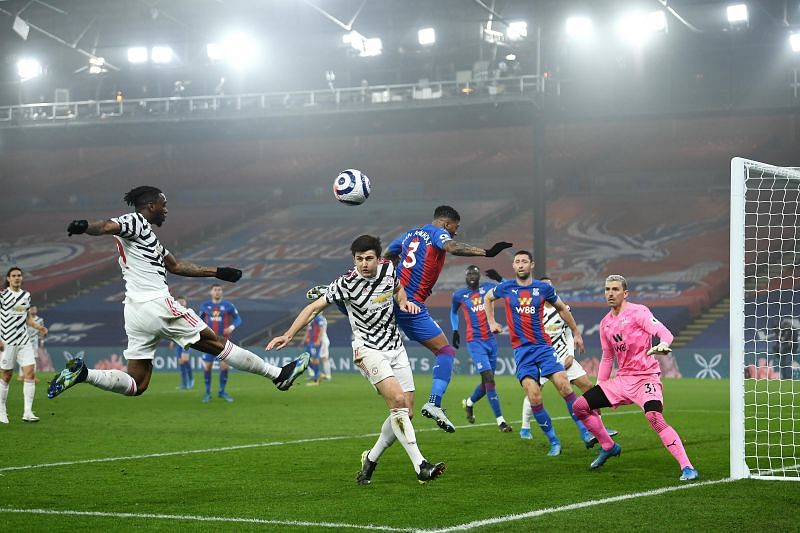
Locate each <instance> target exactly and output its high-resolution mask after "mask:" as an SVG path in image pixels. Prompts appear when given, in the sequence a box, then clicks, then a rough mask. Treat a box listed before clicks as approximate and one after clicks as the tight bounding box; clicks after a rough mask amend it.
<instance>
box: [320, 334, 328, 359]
mask: <svg viewBox="0 0 800 533" xmlns="http://www.w3.org/2000/svg"><path fill="white" fill-rule="evenodd" d="M330 347H331V341H330V340H329V339H328V337H325V338H324V339H322V343H320V345H319V358H320V359H329V358H330Z"/></svg>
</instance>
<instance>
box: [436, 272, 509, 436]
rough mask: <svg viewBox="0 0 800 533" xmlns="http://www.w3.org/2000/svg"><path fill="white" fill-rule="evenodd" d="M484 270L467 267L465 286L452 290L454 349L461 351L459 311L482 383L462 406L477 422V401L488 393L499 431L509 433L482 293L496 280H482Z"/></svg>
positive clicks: (490, 287)
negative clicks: (474, 406) (496, 374)
mask: <svg viewBox="0 0 800 533" xmlns="http://www.w3.org/2000/svg"><path fill="white" fill-rule="evenodd" d="M480 280H481V270H480V269H479V268H478V267H477V266H475V265H470V266H468V267H467V271H466V275H465V281H466V283H467V286H466V287H463V288H461V289H458V290H456V291H454V292H453V299H452V304H451V305H450V325H451V326H452V328H453V348H455V349H456V350H458V346H459V344H461V336H460V335H459V333H458V312H459V310H461V311H462V312H463V313H464V321H465V322H466V340H467V348H468V349H469V355H470V357H471V358H472V364H473V365H474V366H475V371H476V372H477V373H478V374H480V375H481V383H480V384H479V385H478V386H477V387H475V390H474V391H473V393H472V396H470V397H469V398H467V399H465V400H463V401H462V402H461V405H462V406H463V407H464V409H465V410H466V412H467V421H468V422H469V423H470V424H474V423H475V415H474V414H473V410H472V408H473V405H474V404H475V402H477V401H478V400H480V399H481V398H483V397H484V396H486V399H487V400H488V401H489V405H491V406H492V411H493V412H494V416H495V418H496V420H497V426H498V427H499V428H500V431H502V432H504V433H509V432H511V431H512V429H511V426H510V425H508V423H507V422H506V420H505V418H503V412H502V410H501V409H500V398H499V397H498V396H497V388H496V386H495V383H494V372H495V370H496V369H497V341H496V340H495V338H494V334H493V333H492V331H491V328H490V327H489V321H488V320H487V319H486V311H484V309H483V296H484V294H486V293H487V292H489V291H490V290H491V289H493V288H494V287H495V285H496V284H495V283H480Z"/></svg>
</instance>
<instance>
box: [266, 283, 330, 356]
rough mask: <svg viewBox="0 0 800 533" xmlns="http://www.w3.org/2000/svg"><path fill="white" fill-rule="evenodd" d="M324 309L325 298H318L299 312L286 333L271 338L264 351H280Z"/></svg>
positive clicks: (326, 302)
mask: <svg viewBox="0 0 800 533" xmlns="http://www.w3.org/2000/svg"><path fill="white" fill-rule="evenodd" d="M326 307H328V301H327V300H326V299H325V296H320V297H319V298H317V299H316V300H314V301H313V302H311V303H310V304H308V305H307V306H305V307H304V308H303V310H302V311H300V314H299V315H297V317H296V318H295V319H294V322H292V325H291V326H289V329H287V330H286V333H284V334H283V335H279V336H278V337H275V338H273V339H272V340H271V341H269V342H268V343H267V346H266V349H267V350H272V349H273V348H275V349H276V350H280V349H281V348H283V347H284V346H286V345H287V344H289V343H290V342H292V339H293V338H294V336H295V335H297V332H298V331H300V330H301V329H303V328H305V327H306V326H308V323H309V322H311V320H312V319H313V318H314V317H315V316H317V315H318V314H319V313H321V312H322V311H323V310H324V309H325V308H326Z"/></svg>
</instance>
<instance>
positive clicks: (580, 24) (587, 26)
mask: <svg viewBox="0 0 800 533" xmlns="http://www.w3.org/2000/svg"><path fill="white" fill-rule="evenodd" d="M593 33H594V26H593V25H592V19H590V18H589V17H579V16H575V17H569V18H567V35H568V36H569V37H571V38H573V39H585V38H587V37H591V35H592V34H593Z"/></svg>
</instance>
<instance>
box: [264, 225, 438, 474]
mask: <svg viewBox="0 0 800 533" xmlns="http://www.w3.org/2000/svg"><path fill="white" fill-rule="evenodd" d="M381 249H382V247H381V241H380V239H378V238H377V237H373V236H371V235H362V236H360V237H358V238H357V239H356V240H355V241H353V243H352V244H351V245H350V251H351V252H352V253H353V262H354V263H355V268H353V269H352V270H350V271H349V272H348V273H346V274H345V275H343V276H341V277H340V278H338V279H337V280H336V281H334V282H333V283H331V284H330V285H329V286H328V288H327V289H326V290H325V294H323V295H322V296H320V297H319V298H317V299H316V300H314V301H313V302H311V303H310V304H308V305H307V306H306V307H304V308H303V310H302V311H300V314H299V315H297V318H295V319H294V322H292V325H291V326H289V329H288V330H286V333H284V334H283V335H281V336H279V337H275V338H274V339H272V340H271V341H269V344H267V350H271V349H273V348H276V349H279V350H280V349H281V348H283V347H284V346H286V345H287V344H289V343H290V342H291V340H292V338H293V337H294V336H295V335H297V333H298V332H299V331H300V330H302V329H303V328H304V327H306V325H308V323H309V322H311V320H312V319H313V318H314V317H315V316H316V315H317V314H319V313H321V312H322V311H323V310H324V309H325V308H326V307H328V306H329V305H330V304H332V303H337V302H338V303H343V304H344V305H345V306H346V307H347V317H348V319H349V320H350V326H351V327H352V329H353V336H354V339H353V360H354V361H355V364H356V366H357V367H358V368H359V370H360V371H361V373H362V374H363V375H364V377H365V378H367V379H368V380H369V382H370V383H371V384H372V386H373V387H374V388H375V390H377V391H378V393H379V394H380V395H381V396H383V399H384V400H385V401H386V404H387V405H388V406H389V417H388V418H387V419H386V420H385V421H384V423H383V427H382V428H381V433H380V436H379V437H378V441H377V442H376V443H375V445H374V446H373V447H372V448H371V449H370V450H366V451H364V453H362V454H361V470H360V471H359V472H358V474H357V475H356V482H357V483H358V484H359V485H368V484H369V483H370V481H371V479H372V472H373V471H374V470H375V467H376V466H377V464H378V459H379V458H380V456H381V454H383V452H384V451H386V449H387V448H388V447H389V446H391V445H392V443H394V441H395V440H398V441H400V444H401V445H402V446H403V448H404V449H405V451H406V453H407V454H408V457H409V459H411V463H412V464H413V465H414V470H415V471H416V473H417V479H418V480H419V481H420V482H422V483H424V482H427V481H430V480H432V479H436V478H437V477H439V476H440V475H441V474H442V472H444V469H445V464H444V463H437V464H432V463H429V462H428V461H427V460H426V459H425V457H423V455H422V453H421V452H420V451H419V447H418V446H417V439H416V434H415V432H414V426H412V425H411V415H412V413H413V406H414V377H413V376H412V374H411V365H410V363H409V361H408V355H407V354H406V350H405V348H404V347H403V341H402V340H401V339H400V332H399V330H398V328H397V322H396V320H395V312H394V304H395V302H396V303H397V306H398V307H399V308H400V309H402V310H403V311H405V312H407V313H411V314H414V313H419V306H417V305H416V304H415V303H413V302H410V301H409V300H408V297H407V296H406V292H405V289H403V287H402V286H401V285H400V282H399V280H398V279H397V273H396V271H395V269H394V265H393V264H392V262H391V261H388V260H386V259H381V258H380V257H381Z"/></svg>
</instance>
